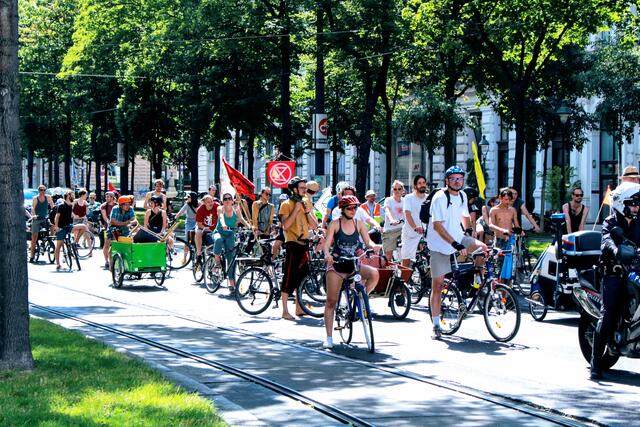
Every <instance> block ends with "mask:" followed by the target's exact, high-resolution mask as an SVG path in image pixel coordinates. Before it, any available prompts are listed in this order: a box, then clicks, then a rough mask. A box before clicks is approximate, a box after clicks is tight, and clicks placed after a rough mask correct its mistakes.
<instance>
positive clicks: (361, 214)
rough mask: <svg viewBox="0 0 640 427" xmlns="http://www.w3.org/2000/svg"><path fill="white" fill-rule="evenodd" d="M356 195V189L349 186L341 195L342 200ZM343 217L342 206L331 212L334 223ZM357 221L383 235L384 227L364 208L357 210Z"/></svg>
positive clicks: (345, 187)
mask: <svg viewBox="0 0 640 427" xmlns="http://www.w3.org/2000/svg"><path fill="white" fill-rule="evenodd" d="M355 195H356V189H355V187H353V186H351V185H348V184H347V185H346V186H344V188H343V189H342V192H341V193H339V196H340V199H342V197H345V196H354V197H355ZM341 216H342V211H341V209H340V206H339V205H337V206H336V207H335V208H333V211H331V220H332V221H333V220H336V219H338V218H340V217H341ZM355 219H357V220H358V221H362V222H364V223H365V224H367V226H369V227H371V228H372V229H374V230H377V231H378V232H380V233H382V227H381V226H380V224H379V223H378V222H376V220H375V219H373V218H372V217H371V215H369V214H368V213H367V211H366V210H365V209H364V208H363V207H362V206H358V209H356V213H355Z"/></svg>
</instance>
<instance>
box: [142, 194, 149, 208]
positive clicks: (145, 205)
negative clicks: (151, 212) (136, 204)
mask: <svg viewBox="0 0 640 427" xmlns="http://www.w3.org/2000/svg"><path fill="white" fill-rule="evenodd" d="M150 200H151V191H149V192H148V193H147V194H145V195H144V205H143V206H142V208H143V209H149V201H150Z"/></svg>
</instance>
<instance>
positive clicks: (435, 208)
mask: <svg viewBox="0 0 640 427" xmlns="http://www.w3.org/2000/svg"><path fill="white" fill-rule="evenodd" d="M464 175H465V172H464V171H463V170H462V169H461V168H459V167H458V166H451V167H450V168H449V169H447V171H446V172H445V174H444V183H445V188H443V189H440V190H438V192H436V194H434V196H433V198H432V199H431V208H430V214H431V215H430V216H431V218H430V221H429V228H428V231H427V246H428V247H429V250H430V251H431V277H432V289H431V301H430V307H431V318H432V321H433V336H432V338H433V339H439V338H440V336H441V333H442V332H441V329H440V311H441V302H442V299H441V297H442V285H443V284H444V276H445V275H446V274H448V273H450V272H451V255H453V254H455V252H456V251H459V252H460V255H462V256H466V255H467V251H474V250H475V249H477V248H483V249H484V250H486V249H487V246H486V245H485V244H484V243H482V242H480V241H479V240H476V239H474V238H472V237H470V236H466V235H465V232H464V231H463V230H469V229H470V228H471V223H470V220H469V209H468V206H467V200H466V196H465V195H464V193H463V192H461V190H462V187H463V186H464ZM407 197H408V196H407ZM461 224H462V226H461ZM463 227H464V228H463Z"/></svg>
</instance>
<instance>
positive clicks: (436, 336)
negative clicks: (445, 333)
mask: <svg viewBox="0 0 640 427" xmlns="http://www.w3.org/2000/svg"><path fill="white" fill-rule="evenodd" d="M440 338H442V329H440V325H433V334H432V335H431V339H432V340H439V339H440Z"/></svg>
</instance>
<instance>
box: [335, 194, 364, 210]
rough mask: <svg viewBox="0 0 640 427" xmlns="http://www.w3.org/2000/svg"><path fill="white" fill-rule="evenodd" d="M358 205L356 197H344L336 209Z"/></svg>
mask: <svg viewBox="0 0 640 427" xmlns="http://www.w3.org/2000/svg"><path fill="white" fill-rule="evenodd" d="M359 205H360V201H359V200H358V198H357V197H356V196H344V197H343V198H342V199H340V201H339V202H338V207H339V208H340V209H344V208H346V207H347V206H359Z"/></svg>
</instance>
